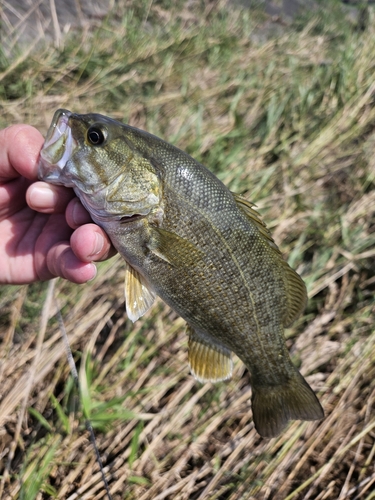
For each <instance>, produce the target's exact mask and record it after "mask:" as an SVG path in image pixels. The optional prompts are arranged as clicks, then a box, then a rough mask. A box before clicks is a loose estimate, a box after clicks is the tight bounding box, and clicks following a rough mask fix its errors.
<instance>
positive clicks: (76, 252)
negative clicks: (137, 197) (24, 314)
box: [0, 125, 114, 284]
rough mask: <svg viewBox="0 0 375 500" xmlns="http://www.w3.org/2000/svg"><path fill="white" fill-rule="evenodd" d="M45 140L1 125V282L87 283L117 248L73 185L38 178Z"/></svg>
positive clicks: (20, 127) (25, 130) (26, 130)
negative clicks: (58, 279)
mask: <svg viewBox="0 0 375 500" xmlns="http://www.w3.org/2000/svg"><path fill="white" fill-rule="evenodd" d="M43 142H44V139H43V137H42V135H41V134H40V133H39V132H38V131H37V130H36V129H35V128H33V127H30V126H28V125H13V126H10V127H8V128H6V129H4V130H0V283H7V284H24V283H32V282H34V281H44V280H49V279H51V278H54V277H56V276H61V277H62V278H66V279H68V280H70V281H72V282H74V283H84V282H86V281H88V280H90V279H92V278H93V277H94V276H95V274H96V267H95V264H93V262H94V261H99V260H104V259H105V258H107V257H109V256H110V254H112V253H114V251H113V248H112V247H111V243H110V240H109V238H108V236H107V235H106V234H105V233H104V231H103V230H102V229H101V228H100V227H99V226H97V225H96V224H93V223H92V221H91V218H90V216H89V214H88V213H87V212H86V210H85V209H84V208H83V206H82V205H81V203H80V202H79V200H78V199H77V198H76V197H75V195H74V192H73V190H71V189H67V188H65V187H62V186H52V185H50V184H46V183H45V182H34V181H36V180H37V166H38V158H39V151H40V149H41V147H42V145H43Z"/></svg>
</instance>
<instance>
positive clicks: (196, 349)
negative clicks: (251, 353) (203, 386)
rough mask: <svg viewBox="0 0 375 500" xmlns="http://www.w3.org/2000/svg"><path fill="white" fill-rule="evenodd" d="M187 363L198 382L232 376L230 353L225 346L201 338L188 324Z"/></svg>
mask: <svg viewBox="0 0 375 500" xmlns="http://www.w3.org/2000/svg"><path fill="white" fill-rule="evenodd" d="M187 333H188V335H189V365H190V369H191V372H192V374H193V375H194V377H195V378H196V379H197V380H199V382H219V381H220V380H227V379H229V378H231V376H232V369H233V363H232V353H231V351H230V350H229V349H227V348H226V347H222V346H220V345H218V344H215V343H213V342H210V340H208V339H206V338H203V337H202V336H201V335H199V333H197V332H196V331H195V330H194V329H193V328H192V327H191V326H190V325H188V326H187Z"/></svg>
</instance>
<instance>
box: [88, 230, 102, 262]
mask: <svg viewBox="0 0 375 500" xmlns="http://www.w3.org/2000/svg"><path fill="white" fill-rule="evenodd" d="M103 247H104V238H103V237H102V236H101V235H100V234H98V233H95V243H94V249H93V251H92V252H91V254H90V257H94V256H95V255H98V254H99V253H100V252H101V251H102V250H103Z"/></svg>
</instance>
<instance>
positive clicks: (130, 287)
mask: <svg viewBox="0 0 375 500" xmlns="http://www.w3.org/2000/svg"><path fill="white" fill-rule="evenodd" d="M125 266H126V267H125V301H126V312H127V314H128V317H129V319H131V320H132V321H133V323H134V321H137V319H138V318H140V317H141V316H143V314H144V313H145V312H146V311H147V310H148V309H150V307H151V306H152V304H153V302H154V300H155V297H156V294H155V292H154V291H153V289H152V288H151V286H150V285H149V284H148V283H147V282H146V280H145V278H144V277H143V276H142V275H141V274H139V272H138V271H136V270H135V269H134V268H133V267H131V266H130V265H129V264H128V263H127V262H126V261H125Z"/></svg>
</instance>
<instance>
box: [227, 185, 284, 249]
mask: <svg viewBox="0 0 375 500" xmlns="http://www.w3.org/2000/svg"><path fill="white" fill-rule="evenodd" d="M232 195H233V197H234V200H235V202H236V203H237V206H238V208H239V209H240V210H241V211H242V212H243V213H244V214H245V215H246V217H247V218H248V219H250V221H251V222H252V223H254V224H255V225H256V227H257V228H258V230H259V232H260V234H261V235H262V236H263V237H264V239H265V240H266V241H267V243H268V244H269V245H270V247H271V248H273V249H274V250H276V252H277V253H278V254H280V255H281V252H280V250H279V247H278V246H277V245H276V243H275V242H274V241H273V238H272V235H271V233H270V230H269V229H268V228H267V226H266V225H265V223H264V222H263V220H262V218H261V216H260V214H259V213H258V212H257V211H256V210H254V209H253V206H254V204H253V203H251V202H250V201H247V200H246V199H245V198H243V197H242V196H241V195H239V194H236V193H232Z"/></svg>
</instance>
